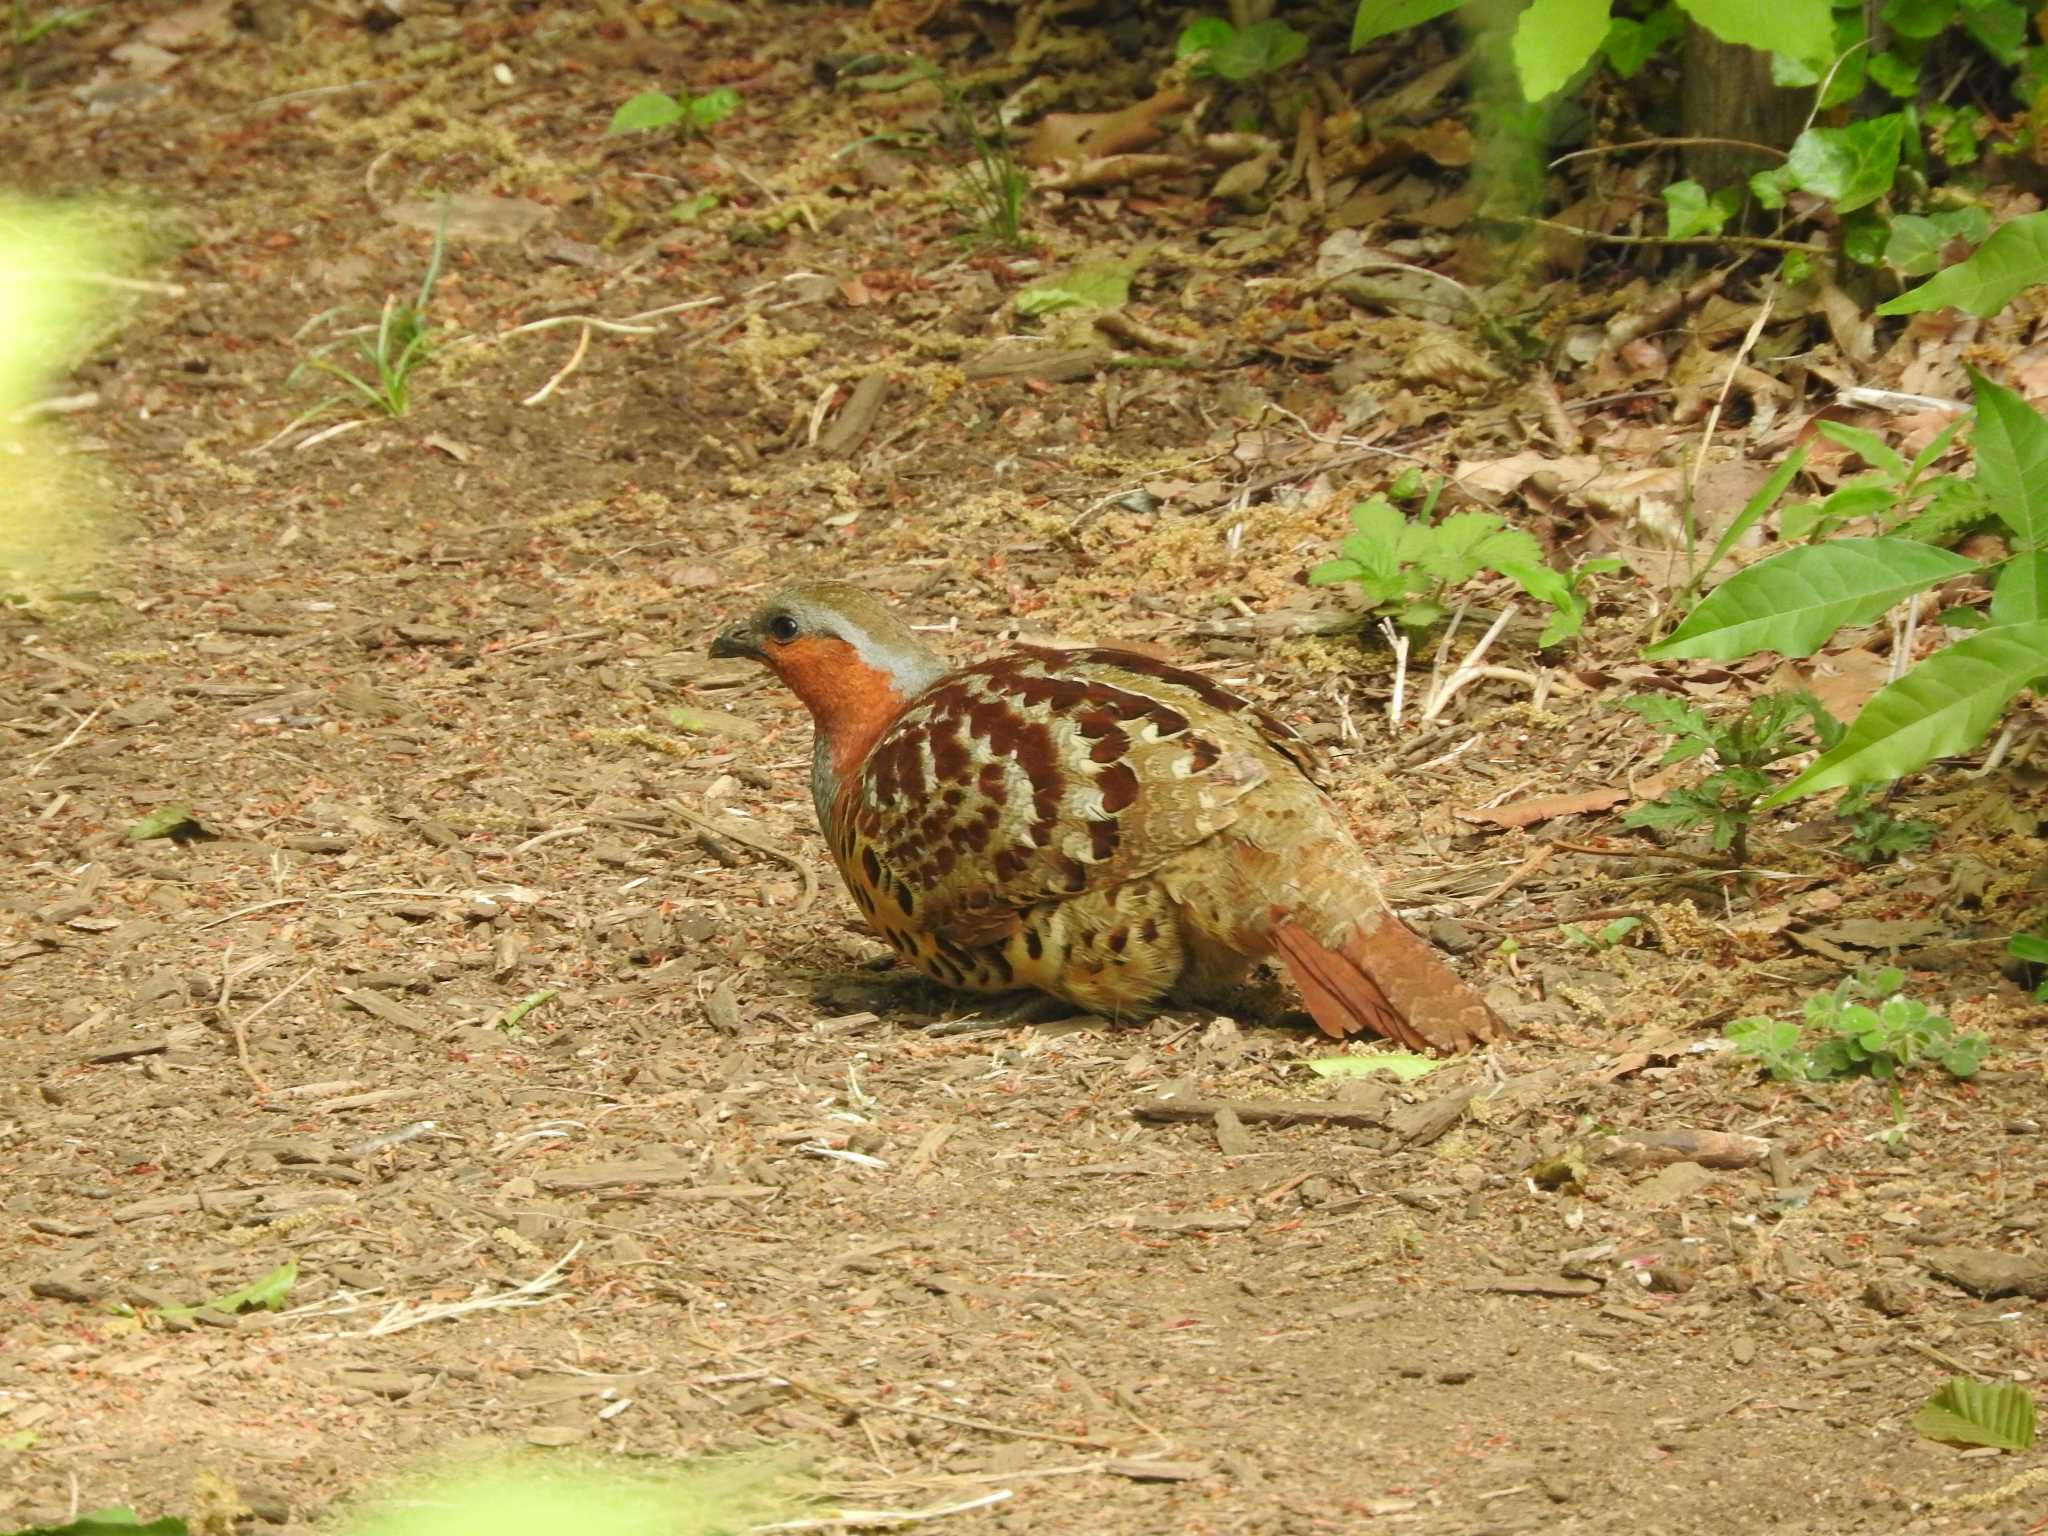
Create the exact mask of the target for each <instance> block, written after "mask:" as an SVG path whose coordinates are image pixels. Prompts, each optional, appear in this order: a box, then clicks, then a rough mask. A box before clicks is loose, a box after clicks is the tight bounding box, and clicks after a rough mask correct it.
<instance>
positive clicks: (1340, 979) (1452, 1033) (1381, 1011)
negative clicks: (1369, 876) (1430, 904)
mask: <svg viewBox="0 0 2048 1536" xmlns="http://www.w3.org/2000/svg"><path fill="white" fill-rule="evenodd" d="M1273 948H1274V951H1275V952H1276V953H1277V954H1278V955H1279V957H1280V959H1281V961H1282V962H1283V963H1284V964H1285V965H1286V967H1287V974H1288V975H1290V976H1292V977H1293V978H1294V984H1295V986H1297V987H1298V988H1300V989H1301V1000H1302V1001H1303V1002H1304V1003H1306V1004H1307V1005H1308V1011H1309V1012H1310V1013H1311V1014H1313V1015H1314V1016H1315V1021H1316V1023H1317V1024H1318V1025H1320V1026H1321V1027H1322V1030H1323V1033H1324V1034H1326V1035H1335V1036H1337V1037H1338V1038H1339V1039H1342V1038H1343V1037H1344V1036H1346V1035H1355V1034H1357V1033H1358V1032H1359V1031H1360V1030H1366V1029H1369V1030H1371V1031H1372V1032H1373V1033H1374V1034H1377V1035H1384V1036H1386V1037H1387V1038H1388V1039H1389V1040H1395V1041H1398V1042H1399V1043H1400V1044H1402V1045H1405V1046H1407V1047H1408V1048H1409V1049H1410V1050H1418V1051H1426V1050H1437V1051H1461V1050H1466V1049H1469V1048H1470V1047H1472V1046H1475V1045H1478V1044H1480V1043H1481V1042H1482V1041H1486V1040H1493V1039H1498V1038H1500V1037H1502V1036H1505V1035H1506V1034H1507V1033H1508V1028H1507V1025H1505V1024H1503V1023H1502V1022H1501V1021H1500V1018H1499V1017H1498V1016H1497V1015H1496V1014H1495V1013H1494V1011H1493V1010H1492V1009H1491V1008H1489V1007H1487V1006H1486V999H1484V998H1483V997H1481V996H1480V995H1479V994H1478V992H1476V991H1474V990H1473V988H1472V987H1471V985H1470V984H1469V983H1467V982H1466V981H1465V980H1464V979H1463V978H1462V977H1460V976H1458V975H1456V974H1454V973H1453V972H1452V970H1451V968H1450V967H1449V966H1447V965H1445V964H1444V963H1443V961H1441V960H1439V959H1438V958H1437V956H1436V952H1435V951H1434V950H1432V949H1431V948H1430V947H1429V945H1427V944H1426V943H1424V942H1423V941H1422V940H1421V939H1419V938H1417V937H1416V935H1415V934H1414V933H1413V932H1412V931H1411V930H1410V929H1409V928H1408V926H1407V925H1406V924H1404V923H1403V922H1402V921H1401V920H1400V919H1399V918H1398V917H1396V916H1394V914H1393V913H1391V912H1382V913H1381V914H1380V915H1379V917H1378V918H1376V919H1371V918H1369V919H1367V920H1365V921H1363V922H1359V923H1354V924H1353V925H1352V926H1351V927H1350V928H1348V929H1346V930H1344V932H1343V934H1342V936H1341V937H1340V938H1339V939H1338V942H1337V944H1336V946H1335V947H1334V948H1332V947H1331V946H1330V945H1328V944H1325V943H1324V942H1323V941H1322V940H1320V939H1318V938H1317V937H1316V936H1315V935H1314V934H1312V933H1310V932H1309V931H1308V930H1307V929H1306V928H1304V927H1302V926H1301V924H1300V923H1298V922H1296V921H1295V920H1294V919H1293V918H1283V919H1282V920H1281V921H1280V922H1278V923H1277V924H1275V925H1274V928H1273Z"/></svg>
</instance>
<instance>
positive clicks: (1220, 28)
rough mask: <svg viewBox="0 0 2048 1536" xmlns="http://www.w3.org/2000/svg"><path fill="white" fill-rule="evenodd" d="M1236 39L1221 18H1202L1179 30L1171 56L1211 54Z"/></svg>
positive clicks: (1232, 28)
mask: <svg viewBox="0 0 2048 1536" xmlns="http://www.w3.org/2000/svg"><path fill="white" fill-rule="evenodd" d="M1236 37H1237V28H1235V27H1233V26H1232V25H1231V24H1230V23H1229V22H1227V21H1225V20H1224V19H1223V18H1222V17H1221V16H1203V17H1201V18H1199V19H1198V20H1195V21H1191V22H1189V23H1188V24H1187V25H1186V26H1185V27H1183V28H1181V33H1180V37H1179V38H1178V39H1177V40H1176V41H1175V42H1174V45H1173V56H1174V58H1176V59H1186V58H1192V57H1193V56H1194V55H1196V54H1198V53H1213V52H1214V51H1215V50H1216V49H1218V48H1221V47H1224V46H1225V45H1227V44H1228V43H1230V42H1232V41H1233V40H1234V39H1235V38H1236ZM1351 46H1352V47H1354V48H1355V47H1357V46H1358V45H1357V44H1356V43H1353V44H1352V45H1351Z"/></svg>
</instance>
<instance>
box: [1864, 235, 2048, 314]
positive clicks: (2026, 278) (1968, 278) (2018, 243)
mask: <svg viewBox="0 0 2048 1536" xmlns="http://www.w3.org/2000/svg"><path fill="white" fill-rule="evenodd" d="M2041 282H2048V213H2029V214H2026V215H2024V216H2022V217H2020V218H2017V219H2012V220H2009V221H2008V222H2006V223H2004V224H2001V225H1999V226H1998V228H1996V229H1994V230H1993V231H1992V232H1991V237H1990V238H1989V239H1988V240H1986V241H1985V242H1984V243H1983V244H1982V245H1981V246H1979V247H1978V248H1977V249H1976V251H1975V252H1974V253H1972V255H1971V256H1970V258H1969V259H1968V260H1967V261H1959V262H1957V263H1956V264H1955V265H1954V266H1952V267H1947V268H1945V269H1943V270H1942V271H1940V272H1937V273H1935V274H1934V276H1932V277H1930V278H1929V279H1928V280H1927V281H1926V282H1924V283H1922V284H1921V285H1920V286H1919V287H1918V288H1911V289H1908V290H1907V291H1906V292H1904V293H1902V294H1899V295H1898V296H1897V297H1895V298H1890V299H1886V300H1885V301H1884V303H1882V304H1880V305H1878V306H1877V312H1878V313H1879V314H1880V315H1917V314H1919V313H1920V312H1921V311H1922V310H1928V309H1939V308H1941V307H1942V305H1944V304H1953V305H1954V306H1955V307H1956V308H1957V309H1961V310H1967V311H1968V312H1969V313H1971V314H1973V315H1977V316H1980V317H1986V318H1988V317H1989V316H1991V315H1995V314H1997V313H1998V312H1999V311H2000V310H2001V309H2003V308H2005V306H2006V305H2008V304H2010V303H2011V302H2012V301H2013V299H2014V298H2015V297H2016V296H2017V295H2018V294H2019V293H2020V292H2021V290H2023V289H2026V288H2031V287H2033V286H2034V285H2035V284H2036V283H2041Z"/></svg>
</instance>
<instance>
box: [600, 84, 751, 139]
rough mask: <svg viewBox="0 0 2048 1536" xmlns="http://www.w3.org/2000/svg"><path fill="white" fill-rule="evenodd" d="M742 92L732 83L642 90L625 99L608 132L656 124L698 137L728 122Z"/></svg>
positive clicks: (682, 136)
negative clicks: (698, 89)
mask: <svg viewBox="0 0 2048 1536" xmlns="http://www.w3.org/2000/svg"><path fill="white" fill-rule="evenodd" d="M739 105H740V93H739V92H738V91H736V90H734V89H733V88H732V87H731V86H728V85H721V86H718V87H716V88H714V89H712V90H708V91H706V92H704V94H703V95H701V96H696V95H692V94H691V93H690V92H689V91H687V90H679V91H677V92H676V93H675V95H673V96H671V95H669V94H668V93H667V92H666V91H642V92H641V93H640V94H639V95H638V96H634V97H631V98H629V99H628V100H626V101H624V102H621V103H620V105H619V109H618V110H617V111H616V112H614V113H612V120H611V126H610V127H608V128H606V129H605V132H606V133H608V134H613V135H617V134H626V133H646V132H648V131H649V130H651V129H656V128H673V129H675V131H676V137H677V138H680V139H689V138H694V137H696V136H697V135H698V134H700V133H703V132H704V131H705V130H706V129H708V128H711V127H712V126H714V125H715V124H718V123H722V122H724V121H725V120H726V119H727V118H728V117H731V116H732V115H733V113H734V112H736V111H738V110H739Z"/></svg>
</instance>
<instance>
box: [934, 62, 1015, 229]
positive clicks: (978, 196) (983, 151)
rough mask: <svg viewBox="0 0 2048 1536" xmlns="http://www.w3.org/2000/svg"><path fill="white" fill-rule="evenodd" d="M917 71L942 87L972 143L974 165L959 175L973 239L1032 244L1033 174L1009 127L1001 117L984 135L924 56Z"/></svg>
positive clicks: (942, 75) (967, 106) (960, 98)
mask: <svg viewBox="0 0 2048 1536" xmlns="http://www.w3.org/2000/svg"><path fill="white" fill-rule="evenodd" d="M913 70H914V73H915V75H916V77H917V78H918V79H921V80H926V81H929V82H930V83H931V84H932V85H933V86H934V87H935V88H936V89H937V90H938V93H939V95H940V97H941V98H943V99H944V101H945V103H946V106H947V108H948V110H949V111H951V113H952V114H953V122H954V125H955V126H956V127H957V128H958V129H959V130H960V134H961V136H962V137H963V138H965V139H966V140H967V142H968V143H969V144H971V145H972V146H973V147H974V164H973V165H971V166H969V167H967V168H966V169H965V170H964V171H962V172H961V173H960V183H961V185H962V186H963V187H964V188H965V189H966V193H967V197H966V210H965V211H966V213H967V216H968V217H969V218H970V219H972V220H973V223H974V228H973V230H972V232H971V234H970V235H969V238H970V239H975V240H980V241H983V242H985V243H987V244H989V245H998V246H1006V247H1009V248H1012V249H1022V248H1024V247H1026V246H1028V245H1029V244H1030V243H1031V242H1030V241H1029V240H1027V239H1025V237H1024V201H1025V199H1026V198H1027V197H1028V196H1029V195H1030V192H1031V178H1030V177H1029V176H1027V175H1025V174H1024V169H1023V167H1022V166H1020V165H1018V164H1017V157H1016V155H1015V154H1014V153H1013V152H1012V151H1011V149H1010V139H1009V133H1008V131H1007V130H1006V129H1005V128H1004V126H1003V124H1002V123H1001V122H1000V121H998V122H997V123H996V126H995V130H994V132H993V133H983V132H982V130H981V123H980V122H979V121H978V120H977V119H976V117H975V115H974V108H973V107H972V106H971V105H970V104H969V103H968V100H967V97H966V94H965V93H964V92H962V91H961V89H960V88H959V87H958V86H957V85H955V84H954V83H953V82H952V81H951V80H950V79H948V78H947V77H946V75H945V73H944V71H942V70H940V69H938V68H937V67H936V66H934V65H932V64H931V63H929V62H927V61H926V60H923V59H919V60H917V61H916V63H915V65H914V66H913Z"/></svg>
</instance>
